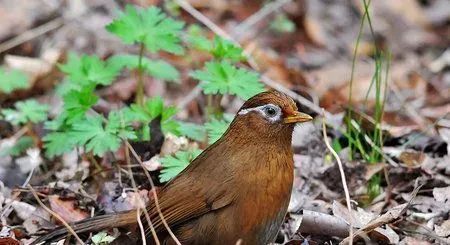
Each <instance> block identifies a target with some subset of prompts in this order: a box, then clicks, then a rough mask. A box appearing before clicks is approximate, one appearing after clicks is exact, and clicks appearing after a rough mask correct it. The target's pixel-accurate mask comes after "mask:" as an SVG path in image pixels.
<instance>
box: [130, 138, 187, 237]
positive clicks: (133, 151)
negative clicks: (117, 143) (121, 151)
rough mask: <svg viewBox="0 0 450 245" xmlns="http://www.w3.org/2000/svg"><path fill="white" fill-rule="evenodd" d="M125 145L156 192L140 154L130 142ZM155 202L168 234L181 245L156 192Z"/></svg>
mask: <svg viewBox="0 0 450 245" xmlns="http://www.w3.org/2000/svg"><path fill="white" fill-rule="evenodd" d="M125 143H126V145H127V147H128V149H130V151H131V153H132V154H133V156H134V157H135V158H136V160H137V161H138V162H139V164H140V165H141V167H142V169H143V170H144V173H145V175H146V176H147V178H148V181H149V182H150V186H151V187H152V189H153V190H155V184H154V183H153V180H152V178H151V177H150V175H149V173H148V171H147V169H146V168H145V167H144V164H143V163H142V161H141V159H140V157H139V156H138V154H137V153H136V151H135V150H134V149H133V147H132V146H131V145H130V143H129V142H128V141H125ZM154 201H155V207H156V210H157V211H158V214H159V217H160V218H161V222H162V223H163V225H164V227H165V228H166V229H167V232H168V233H169V235H170V236H171V237H172V239H173V241H174V242H175V243H176V244H177V245H181V243H180V241H178V238H177V237H176V236H175V234H173V232H172V229H170V227H169V224H167V221H166V219H165V218H164V215H163V213H162V211H161V208H160V206H159V199H158V195H157V194H156V192H155V193H154Z"/></svg>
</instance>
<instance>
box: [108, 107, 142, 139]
mask: <svg viewBox="0 0 450 245" xmlns="http://www.w3.org/2000/svg"><path fill="white" fill-rule="evenodd" d="M131 122H132V121H131V120H130V119H129V118H127V116H126V115H124V114H123V112H122V111H111V112H110V113H109V115H108V123H107V124H106V126H105V128H106V131H108V132H113V133H115V134H117V136H119V137H120V138H122V139H131V140H135V139H137V137H136V133H135V132H134V130H133V127H131Z"/></svg>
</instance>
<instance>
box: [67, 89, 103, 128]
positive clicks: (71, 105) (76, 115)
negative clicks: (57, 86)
mask: <svg viewBox="0 0 450 245" xmlns="http://www.w3.org/2000/svg"><path fill="white" fill-rule="evenodd" d="M63 101H64V110H65V112H66V113H67V121H68V123H72V122H74V121H76V120H78V119H80V118H81V117H83V116H84V114H85V113H86V111H88V110H89V109H90V108H91V107H92V106H93V105H95V104H96V103H97V101H98V97H97V96H96V95H95V94H94V92H93V88H91V87H90V86H87V87H85V88H83V89H81V91H77V90H72V91H70V92H68V93H67V94H66V95H64V97H63Z"/></svg>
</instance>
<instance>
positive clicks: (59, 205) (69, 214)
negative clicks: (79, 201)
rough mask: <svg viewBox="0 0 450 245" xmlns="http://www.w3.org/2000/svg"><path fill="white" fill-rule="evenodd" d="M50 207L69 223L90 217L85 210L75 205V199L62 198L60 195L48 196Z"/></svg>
mask: <svg viewBox="0 0 450 245" xmlns="http://www.w3.org/2000/svg"><path fill="white" fill-rule="evenodd" d="M48 202H49V203H50V208H51V209H52V210H53V211H54V212H55V213H57V214H59V215H60V216H61V218H63V219H64V220H65V221H67V222H68V223H72V222H76V221H80V220H83V219H86V218H87V217H89V214H88V213H87V212H85V211H82V210H80V209H77V208H75V207H74V204H75V201H74V200H61V199H60V198H59V196H58V195H51V196H48Z"/></svg>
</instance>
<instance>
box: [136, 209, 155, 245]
mask: <svg viewBox="0 0 450 245" xmlns="http://www.w3.org/2000/svg"><path fill="white" fill-rule="evenodd" d="M136 219H137V222H138V224H139V229H140V230H141V240H142V244H143V245H146V244H147V240H146V239H145V230H144V226H143V225H142V221H141V207H139V206H138V208H137V211H136ZM157 243H159V241H158V242H157Z"/></svg>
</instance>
